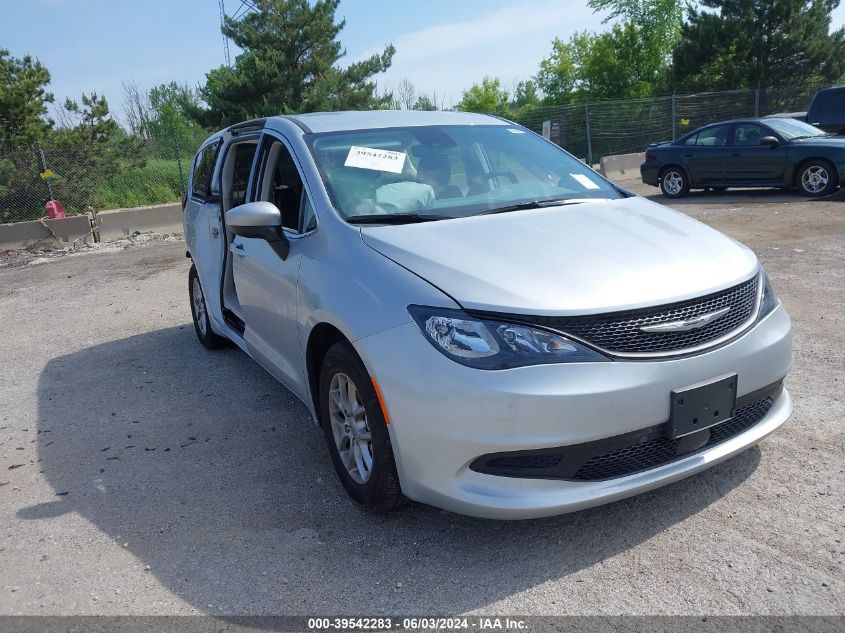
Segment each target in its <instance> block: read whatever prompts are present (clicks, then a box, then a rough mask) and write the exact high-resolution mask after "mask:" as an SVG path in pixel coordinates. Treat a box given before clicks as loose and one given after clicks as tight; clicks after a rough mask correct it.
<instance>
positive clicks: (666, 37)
mask: <svg viewBox="0 0 845 633" xmlns="http://www.w3.org/2000/svg"><path fill="white" fill-rule="evenodd" d="M587 4H588V5H589V6H590V8H591V9H593V10H594V11H597V12H598V11H607V12H608V16H607V17H606V18H605V19H604V21H605V22H609V21H611V20H615V19H620V20H621V21H622V22H630V23H631V24H633V25H635V26H637V27H638V28H639V29H640V34H641V36H642V39H643V44H644V48H646V49H655V50H658V51H660V52H662V54H663V55H664V56H665V57H667V61H668V58H669V57H670V56H671V54H672V48H673V47H674V46H675V44H676V43H677V42H678V40H679V39H680V37H681V26H682V25H683V23H684V13H685V10H686V8H687V4H688V3H687V2H686V1H685V0H589V2H588V3H587Z"/></svg>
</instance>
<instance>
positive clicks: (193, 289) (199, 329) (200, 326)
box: [188, 264, 229, 349]
mask: <svg viewBox="0 0 845 633" xmlns="http://www.w3.org/2000/svg"><path fill="white" fill-rule="evenodd" d="M188 297H189V298H190V303H191V316H193V317H194V331H195V332H196V333H197V338H198V339H199V341H200V343H202V344H203V346H204V347H206V348H207V349H220V348H221V347H227V346H228V345H229V340H228V339H226V338H224V337H222V336H220V335H219V334H215V332H214V330H212V329H211V321H210V320H209V316H208V306H207V305H206V303H205V295H204V294H203V291H202V284H201V283H200V278H199V275H198V274H197V267H196V266H195V265H193V264H192V265H191V271H190V272H189V273H188Z"/></svg>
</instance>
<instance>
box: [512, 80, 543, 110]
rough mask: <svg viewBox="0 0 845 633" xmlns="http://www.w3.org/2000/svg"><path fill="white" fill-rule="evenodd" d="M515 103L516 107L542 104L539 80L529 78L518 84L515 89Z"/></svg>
mask: <svg viewBox="0 0 845 633" xmlns="http://www.w3.org/2000/svg"><path fill="white" fill-rule="evenodd" d="M513 105H514V107H516V108H525V107H531V106H537V105H540V95H539V94H538V93H537V82H535V81H534V80H533V79H527V80H525V81H520V82H519V83H518V84H516V88H515V89H514V91H513Z"/></svg>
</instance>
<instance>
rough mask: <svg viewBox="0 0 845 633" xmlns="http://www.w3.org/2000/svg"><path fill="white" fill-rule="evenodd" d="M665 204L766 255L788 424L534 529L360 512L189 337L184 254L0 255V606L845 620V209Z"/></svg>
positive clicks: (239, 359)
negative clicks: (664, 480)
mask: <svg viewBox="0 0 845 633" xmlns="http://www.w3.org/2000/svg"><path fill="white" fill-rule="evenodd" d="M625 184H629V183H625ZM632 186H633V187H634V188H637V189H638V190H640V191H642V192H645V193H649V194H651V193H653V192H654V191H655V190H649V191H646V190H645V189H644V188H642V187H638V186H637V185H636V184H633V185H632ZM673 206H675V207H676V208H677V209H679V210H681V211H683V212H685V213H689V214H690V215H693V216H695V217H697V218H700V219H702V220H703V221H705V222H708V223H709V224H712V225H713V226H715V227H717V228H719V229H721V230H723V231H725V232H727V233H728V234H730V235H732V236H734V237H736V238H737V239H740V240H742V241H744V242H746V243H747V244H749V245H750V246H752V247H753V248H754V249H755V251H756V252H757V254H758V255H759V256H760V258H761V259H762V260H763V262H764V263H765V265H766V267H767V269H768V271H769V274H770V276H771V278H772V280H773V282H774V285H775V288H776V290H777V291H778V292H779V294H780V297H781V300H782V301H783V303H784V304H785V305H786V307H787V308H788V310H789V311H790V313H791V315H792V318H793V322H794V326H795V368H794V370H793V372H792V373H791V374H790V376H789V378H788V381H787V384H788V387H789V389H790V390H791V392H792V395H793V397H794V398H795V405H796V406H795V415H794V417H793V418H792V420H791V421H790V422H789V423H788V424H787V426H785V427H784V428H783V429H782V430H781V431H780V432H778V433H777V434H775V435H774V436H773V437H772V438H770V439H769V440H767V441H766V442H764V443H763V444H762V445H761V446H759V447H758V448H754V449H751V450H749V451H747V452H746V453H744V454H742V455H740V456H738V457H736V458H734V459H732V460H730V461H728V462H725V463H723V464H721V465H719V466H717V467H715V468H713V469H711V470H710V471H708V472H705V473H702V474H700V475H697V476H694V477H692V478H689V479H687V480H684V481H681V482H679V483H676V484H673V485H671V486H669V487H667V488H664V489H662V490H658V491H655V492H652V493H649V494H646V495H642V496H639V497H635V498H632V499H628V500H624V501H620V502H617V503H614V504H612V505H609V506H605V507H602V508H596V509H592V510H588V511H583V512H579V513H576V514H571V515H566V516H561V517H556V518H551V519H544V520H536V521H523V522H494V521H483V520H477V519H470V518H465V517H460V516H457V515H454V514H449V513H445V512H441V511H439V510H437V509H434V508H430V507H426V506H422V505H418V504H411V505H410V506H408V507H406V508H404V509H403V510H402V511H400V512H397V513H395V514H392V515H389V516H387V517H379V516H373V515H369V514H366V513H363V512H361V511H359V510H358V509H356V507H355V506H353V504H352V503H351V502H350V501H349V500H348V499H347V497H346V494H345V493H344V491H343V489H342V487H341V486H340V484H339V483H338V481H337V479H336V477H335V474H334V472H333V470H332V468H331V465H330V461H329V457H328V453H327V451H326V449H325V448H324V445H323V440H322V436H321V435H320V433H319V432H318V430H317V429H316V428H315V427H314V426H313V425H312V424H311V422H310V420H309V416H308V414H307V413H306V409H305V407H304V406H303V405H302V404H300V403H299V402H297V401H296V400H295V399H294V398H293V397H292V396H291V395H290V394H289V393H287V392H286V391H285V390H284V389H283V388H282V387H281V386H279V385H278V384H277V383H275V382H274V381H273V379H272V378H270V376H269V375H268V374H266V373H265V372H264V371H263V370H262V369H261V368H260V367H258V366H257V365H256V364H255V363H254V362H252V361H251V360H249V359H248V358H247V357H246V356H245V355H244V354H242V353H241V352H239V351H238V350H235V349H228V350H223V351H220V352H214V353H212V352H208V351H206V350H205V349H203V348H202V347H200V345H199V344H198V343H197V341H196V339H195V336H194V332H193V331H192V328H191V325H190V312H189V307H188V302H187V299H186V290H187V288H186V287H187V271H188V262H187V261H186V260H185V257H184V245H183V244H181V243H179V242H174V241H168V242H165V241H162V242H155V241H153V242H147V243H143V244H135V245H128V246H126V248H125V249H124V248H119V249H118V248H112V247H109V248H102V249H99V250H93V251H91V252H90V253H87V254H81V255H73V256H65V257H58V258H55V259H50V260H44V259H29V260H27V259H26V258H23V257H15V258H6V259H5V262H6V265H5V266H2V267H0V322H2V345H0V385H2V388H1V389H0V530H2V532H0V613H3V614H71V613H76V614H169V613H172V614H182V613H213V614H310V615H313V614H325V613H345V614H359V615H366V614H375V613H386V612H390V613H415V614H421V613H457V612H473V611H474V612H485V613H493V612H495V613H500V614H541V613H542V614H564V613H565V614H589V613H605V614H622V613H625V614H653V613H659V614H674V613H707V614H718V613H725V614H740V613H741V614H763V613H765V614H792V613H807V614H843V613H845V580H844V579H843V563H845V544H843V540H845V508H844V504H843V500H845V499H844V498H843V493H842V490H843V484H845V432H843V425H842V420H843V419H845V404H843V398H844V396H843V391H845V390H843V387H845V371H843V370H845V360H843V350H845V310H843V307H842V306H843V304H845V204H843V203H842V202H809V201H806V200H803V199H798V198H796V197H791V196H784V195H783V194H778V193H764V192H762V193H761V192H756V193H752V194H747V193H738V194H734V193H731V192H729V193H727V194H725V195H721V196H720V195H716V196H706V195H693V196H691V197H689V198H687V199H685V200H683V201H679V202H677V203H674V204H673ZM397 423H401V421H397Z"/></svg>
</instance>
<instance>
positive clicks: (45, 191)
mask: <svg viewBox="0 0 845 633" xmlns="http://www.w3.org/2000/svg"><path fill="white" fill-rule="evenodd" d="M199 142H200V141H199V140H195V139H191V140H184V139H183V140H181V141H180V140H179V139H177V138H173V139H168V140H161V141H154V140H139V139H133V138H131V137H125V138H121V139H111V140H108V141H89V142H73V141H71V140H69V139H64V140H52V141H45V142H42V143H38V144H35V145H31V146H23V147H14V148H0V223H5V222H21V221H24V220H37V219H39V218H42V217H44V215H45V204H46V203H47V201H49V200H58V201H59V202H61V204H62V205H63V207H64V209H65V212H66V213H67V214H68V215H76V214H79V213H86V212H88V211H102V210H105V209H117V208H123V207H134V206H145V205H153V204H161V203H166V202H174V201H176V200H178V199H179V198H180V197H181V196H182V193H183V192H184V191H185V184H186V182H187V178H188V170H189V169H190V165H191V161H192V160H193V157H194V153H195V152H196V150H197V147H198V146H199Z"/></svg>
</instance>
